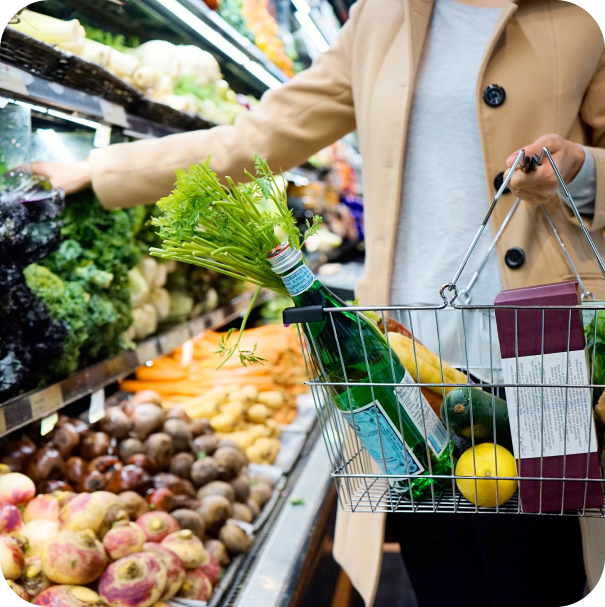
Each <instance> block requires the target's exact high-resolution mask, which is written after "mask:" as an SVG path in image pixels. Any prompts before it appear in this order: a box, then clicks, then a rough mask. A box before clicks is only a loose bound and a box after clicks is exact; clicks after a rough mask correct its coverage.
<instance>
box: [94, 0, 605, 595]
mask: <svg viewBox="0 0 605 607" xmlns="http://www.w3.org/2000/svg"><path fill="white" fill-rule="evenodd" d="M433 2H434V0H358V2H357V3H356V5H355V6H354V8H353V10H352V11H351V19H350V20H349V22H348V23H347V24H346V26H345V27H344V28H343V30H342V32H341V35H340V38H339V41H338V43H337V44H336V45H335V46H334V47H333V48H332V49H330V50H329V51H328V52H326V53H325V54H323V55H322V56H321V57H320V58H319V59H318V60H317V61H316V62H315V64H314V65H313V67H312V68H311V69H309V70H307V71H306V72H303V73H302V74H300V75H299V76H297V77H296V78H294V79H293V80H292V81H291V82H289V83H288V84H286V85H285V86H283V87H282V88H281V89H279V90H277V91H271V92H268V93H266V94H265V95H264V97H263V100H262V103H261V105H260V107H259V109H258V110H257V111H256V112H254V113H249V114H245V115H243V116H240V117H239V118H238V119H237V121H236V123H235V126H224V127H218V128H214V129H211V130H209V131H200V132H194V133H185V134H179V135H173V136H170V137H167V138H164V139H162V140H148V141H140V142H137V143H133V144H122V145H117V146H112V147H111V148H107V149H102V150H96V151H95V152H93V154H92V155H91V161H92V171H93V187H94V189H95V191H96V192H97V195H98V196H99V198H100V200H101V202H102V203H103V204H104V205H105V206H106V207H108V208H112V207H122V206H131V205H137V204H148V203H152V202H155V201H156V200H157V199H158V198H159V197H161V196H163V195H165V194H166V193H168V192H169V190H170V189H171V186H172V184H173V181H174V176H173V173H174V170H175V169H177V168H180V167H187V166H188V165H190V164H191V163H198V162H201V161H203V160H205V159H206V157H207V155H209V154H211V155H212V168H213V169H214V170H215V171H216V172H217V173H218V174H219V175H221V176H222V175H230V176H231V177H233V178H234V179H236V180H238V179H240V180H243V178H244V175H243V169H244V167H251V166H252V155H253V154H254V153H257V154H260V155H261V156H263V157H265V158H267V159H268V162H269V164H270V165H271V166H273V167H280V166H281V167H282V168H283V169H287V168H290V167H292V166H295V165H298V164H300V163H301V162H303V161H304V160H306V159H307V158H308V157H309V156H311V155H312V154H313V153H314V152H316V151H318V150H319V149H321V148H323V147H324V146H326V145H328V144H329V143H331V142H333V141H335V140H337V139H338V138H340V137H342V136H343V135H345V134H346V133H348V132H350V131H353V130H355V129H356V130H357V132H358V135H359V141H360V146H361V155H362V158H363V173H364V198H365V205H366V213H365V232H366V251H367V256H366V276H365V277H364V278H363V279H362V280H361V281H360V283H359V284H358V287H357V288H358V295H359V296H360V297H361V302H362V304H367V305H385V304H388V303H389V291H390V281H391V272H392V257H393V250H394V243H395V230H396V226H397V217H398V212H399V198H400V188H401V178H402V168H403V158H404V153H405V141H406V129H407V122H408V115H409V108H410V101H411V97H412V93H413V88H414V77H415V73H416V69H417V66H418V61H419V58H420V54H421V50H422V47H423V44H424V38H425V35H426V31H427V27H428V24H429V21H430V16H431V11H432V7H433ZM603 54H604V43H603V37H602V34H601V31H600V29H599V27H598V26H597V24H596V22H595V21H594V20H593V19H592V17H591V16H590V15H589V14H588V13H586V12H585V11H584V10H582V9H581V8H578V7H577V6H575V5H573V4H569V3H567V2H562V1H559V0H517V1H516V2H511V4H510V5H509V6H507V7H506V8H505V9H504V10H503V11H502V15H501V17H500V19H499V21H498V23H497V26H496V28H495V31H494V34H493V36H492V38H491V41H490V43H489V44H488V48H487V50H486V53H485V57H484V60H483V63H482V66H481V70H480V74H479V79H478V82H477V112H478V121H479V128H480V132H481V139H482V146H483V155H484V160H485V173H486V179H487V185H488V191H489V192H491V193H492V194H493V193H494V192H495V190H494V186H493V179H494V177H495V176H496V175H497V174H498V173H500V172H501V171H502V170H503V169H505V168H506V167H505V160H506V158H507V157H508V155H509V154H510V153H511V152H513V151H514V150H516V149H519V148H520V147H522V146H523V145H527V144H529V143H531V142H533V141H534V140H535V139H536V138H538V137H539V136H541V135H544V134H547V133H558V134H560V135H561V136H563V137H565V138H567V139H572V140H574V141H577V142H579V143H583V144H586V145H588V146H592V147H591V151H592V153H593V154H594V156H595V160H596V172H597V199H596V213H595V215H594V219H593V221H592V224H591V225H589V229H590V230H591V231H592V234H593V238H594V239H595V241H596V243H597V246H598V248H599V250H600V251H601V252H605V238H604V233H603V228H604V227H605V149H603V148H605V64H604V56H603ZM490 84H498V85H500V86H502V87H504V89H505V90H506V101H505V103H504V104H503V105H502V106H500V107H498V108H493V107H490V106H488V105H487V104H486V103H485V102H484V101H483V91H484V89H485V88H486V87H487V86H488V85H490ZM444 94H445V95H447V91H444ZM461 169H464V162H463V159H461ZM512 202H513V197H512V195H510V194H509V195H507V196H504V197H503V199H502V200H501V202H500V203H499V205H498V206H497V208H496V210H495V211H494V215H493V221H492V228H493V229H494V230H496V229H497V228H498V226H499V225H500V223H501V222H502V219H503V217H504V216H505V215H506V213H507V212H508V210H509V209H510V207H511V204H512ZM549 209H550V214H551V217H552V218H553V221H554V222H555V224H556V225H557V227H558V228H559V230H560V232H561V234H562V238H563V240H564V241H565V243H566V244H567V247H568V248H569V249H570V250H571V255H572V257H573V259H574V261H575V263H576V266H577V267H578V269H579V271H580V274H581V276H582V278H583V280H584V281H585V284H586V286H587V288H588V289H589V290H590V291H592V292H594V293H596V294H597V295H598V296H599V297H601V298H603V297H605V281H604V280H603V277H602V275H601V273H600V271H599V268H598V266H597V263H596V261H595V259H594V257H593V255H592V253H591V251H590V249H589V248H588V245H587V243H586V242H585V241H584V239H583V236H582V234H581V232H580V230H579V229H578V227H577V226H576V225H575V224H574V222H573V220H572V219H571V218H570V216H571V212H570V211H569V210H568V209H567V208H566V207H565V206H564V205H563V204H562V203H561V202H560V201H559V200H558V199H556V200H554V201H553V203H552V204H551V205H550V206H549ZM513 246H518V247H521V248H522V249H523V250H524V251H525V253H526V256H527V261H526V263H525V264H524V266H523V267H522V268H521V269H518V270H510V269H508V267H506V265H505V264H504V263H503V259H504V255H505V252H506V251H507V250H508V249H510V248H511V247H513ZM497 255H498V259H499V260H500V264H501V271H502V276H503V280H504V284H505V285H506V286H507V287H508V288H513V287H520V286H524V285H533V284H544V283H548V282H556V281H560V280H565V279H569V278H571V276H572V275H571V272H570V269H569V267H568V265H567V263H566V260H565V258H564V257H563V255H562V252H561V250H560V248H559V247H558V245H557V244H556V242H555V240H554V237H553V235H552V233H551V231H550V230H549V229H548V227H547V224H546V223H545V220H544V217H543V216H542V215H541V213H540V212H539V211H538V210H536V209H532V208H530V207H529V206H528V205H526V204H522V205H521V207H520V209H519V210H518V211H517V213H516V214H515V216H514V218H513V220H512V222H511V224H510V226H509V227H508V228H507V230H506V231H505V232H504V235H503V236H502V238H501V240H500V242H499V243H498V245H497ZM383 528H384V516H382V515H364V514H355V515H350V514H349V515H342V513H341V516H339V519H338V526H337V537H336V542H335V548H334V554H335V557H336V559H337V560H338V561H339V563H341V565H342V566H343V567H344V568H345V570H346V571H347V573H348V574H349V575H350V577H351V579H352V581H353V583H354V584H355V586H356V587H357V588H358V590H359V591H360V592H361V594H362V595H363V597H364V598H365V599H366V602H368V603H371V602H372V600H373V596H374V592H375V588H376V584H377V579H378V572H379V568H380V562H381V554H382V540H383ZM589 528H590V533H591V535H590V536H589V535H588V531H589ZM583 532H584V534H585V551H586V564H587V572H588V575H589V581H590V585H591V586H594V584H596V582H597V581H598V579H599V577H600V575H601V572H602V570H603V563H604V561H605V554H604V546H605V529H604V524H603V521H601V520H597V521H591V522H590V523H588V524H584V525H583ZM598 532H600V537H601V539H598V537H599V536H597V535H595V534H596V533H598ZM591 555H592V556H591Z"/></svg>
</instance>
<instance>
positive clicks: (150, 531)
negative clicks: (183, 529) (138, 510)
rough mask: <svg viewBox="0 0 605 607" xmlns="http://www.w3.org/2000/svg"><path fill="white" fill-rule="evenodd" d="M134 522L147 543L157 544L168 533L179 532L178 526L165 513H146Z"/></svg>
mask: <svg viewBox="0 0 605 607" xmlns="http://www.w3.org/2000/svg"><path fill="white" fill-rule="evenodd" d="M135 522H136V524H137V525H138V526H139V527H141V529H142V530H143V532H144V533H145V535H146V536H147V541H148V542H156V543H159V542H161V541H162V540H163V539H164V538H165V537H166V536H167V535H169V534H170V533H174V532H175V531H178V530H179V524H178V523H177V522H176V520H175V519H174V518H173V517H172V516H170V515H169V514H168V513H167V512H161V511H157V512H148V513H147V514H144V515H143V516H140V517H139V518H138V519H137V520H136V521H135Z"/></svg>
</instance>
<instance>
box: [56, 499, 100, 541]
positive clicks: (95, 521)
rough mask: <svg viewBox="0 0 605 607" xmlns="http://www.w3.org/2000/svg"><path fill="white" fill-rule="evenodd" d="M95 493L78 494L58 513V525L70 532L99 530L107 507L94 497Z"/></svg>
mask: <svg viewBox="0 0 605 607" xmlns="http://www.w3.org/2000/svg"><path fill="white" fill-rule="evenodd" d="M96 495H97V493H80V494H79V495H77V496H76V497H74V498H73V499H72V500H71V501H70V502H69V503H67V504H66V505H65V506H63V508H61V510H60V512H59V524H60V525H61V527H62V528H63V529H69V530H70V531H84V530H85V529H92V531H93V532H94V533H96V532H97V531H98V530H99V527H100V526H101V523H102V522H103V518H104V517H105V512H106V511H107V506H106V505H105V503H104V502H103V501H102V500H100V499H98V498H97V497H96Z"/></svg>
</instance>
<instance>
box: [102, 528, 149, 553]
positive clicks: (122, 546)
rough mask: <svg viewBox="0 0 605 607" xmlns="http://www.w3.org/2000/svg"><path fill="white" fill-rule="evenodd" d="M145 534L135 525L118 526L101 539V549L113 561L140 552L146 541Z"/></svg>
mask: <svg viewBox="0 0 605 607" xmlns="http://www.w3.org/2000/svg"><path fill="white" fill-rule="evenodd" d="M146 539H147V538H146V537H145V533H143V530H142V529H141V528H140V527H139V526H138V525H136V524H135V523H126V524H118V525H117V526H115V527H113V528H112V529H110V530H109V531H108V532H107V533H106V534H105V537H104V538H103V547H104V548H105V551H106V552H107V554H108V555H109V558H111V559H112V560H114V561H117V560H118V559H121V558H122V557H125V556H128V555H129V554H134V553H135V552H140V551H141V550H142V549H143V544H144V543H145V541H146Z"/></svg>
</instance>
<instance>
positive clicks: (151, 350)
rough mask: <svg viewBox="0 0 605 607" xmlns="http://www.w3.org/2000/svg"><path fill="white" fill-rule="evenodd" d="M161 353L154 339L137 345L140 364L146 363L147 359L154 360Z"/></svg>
mask: <svg viewBox="0 0 605 607" xmlns="http://www.w3.org/2000/svg"><path fill="white" fill-rule="evenodd" d="M159 355H160V353H159V351H158V345H157V343H156V341H155V339H154V340H152V341H146V342H144V343H142V344H140V345H138V346H137V360H138V361H139V365H144V364H145V363H146V362H147V361H149V360H153V359H154V358H157V357H158V356H159Z"/></svg>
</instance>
